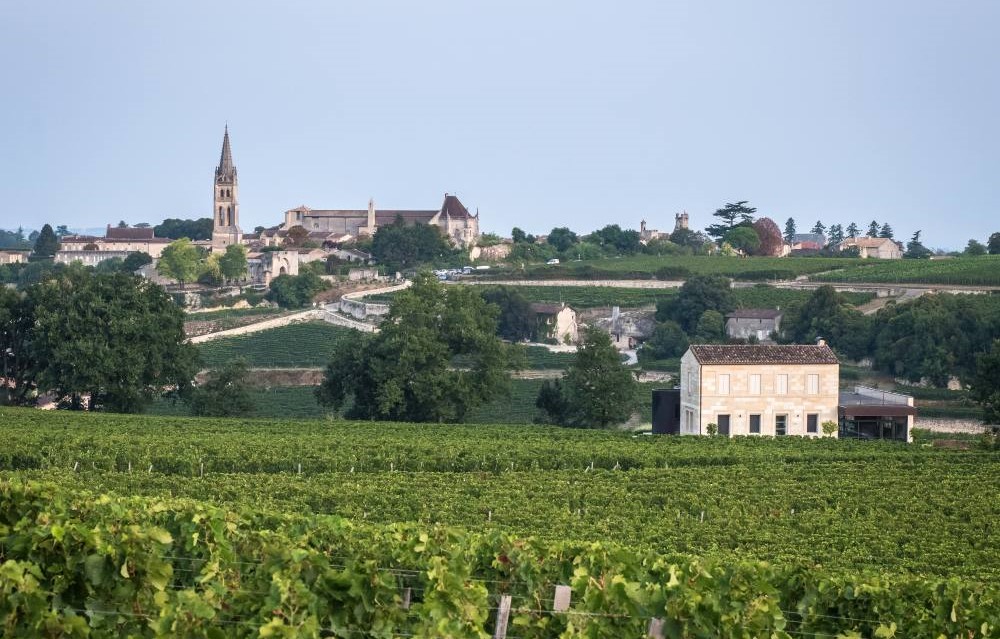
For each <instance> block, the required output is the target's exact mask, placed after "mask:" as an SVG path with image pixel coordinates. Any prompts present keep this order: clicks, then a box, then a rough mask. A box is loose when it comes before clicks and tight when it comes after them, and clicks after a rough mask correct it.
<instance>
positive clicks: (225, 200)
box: [212, 125, 243, 252]
mask: <svg viewBox="0 0 1000 639" xmlns="http://www.w3.org/2000/svg"><path fill="white" fill-rule="evenodd" d="M239 190H240V185H239V180H238V179H237V177H236V167H235V166H234V165H233V152H232V149H230V148H229V125H226V132H225V134H224V135H223V136H222V155H221V156H220V157H219V166H217V167H215V187H214V193H213V198H214V199H213V203H212V219H213V220H214V222H213V223H212V251H213V252H222V251H225V250H226V247H227V246H229V245H230V244H239V243H240V240H241V238H242V235H243V234H242V232H241V231H240V201H239Z"/></svg>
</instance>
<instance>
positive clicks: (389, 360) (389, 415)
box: [316, 273, 513, 422]
mask: <svg viewBox="0 0 1000 639" xmlns="http://www.w3.org/2000/svg"><path fill="white" fill-rule="evenodd" d="M496 317H497V309H496V307H494V306H491V305H489V304H487V303H486V302H485V301H484V300H483V298H482V297H481V296H480V295H479V293H477V292H476V291H475V290H472V288H471V287H463V286H444V285H442V284H441V283H440V282H438V281H437V280H436V279H434V277H433V276H431V275H429V274H427V273H421V274H419V275H417V277H416V278H414V280H413V285H412V286H411V287H410V288H408V289H406V290H405V291H402V292H400V293H399V294H397V295H396V296H395V297H394V298H393V301H392V303H391V304H390V309H389V314H388V315H387V316H386V319H385V320H384V321H383V322H382V324H381V330H380V331H379V332H378V333H377V334H375V335H373V336H370V337H367V338H364V339H362V340H360V342H359V341H354V340H348V341H345V342H343V343H341V345H340V346H338V348H337V349H336V351H335V353H334V356H333V359H332V361H331V362H330V364H329V365H328V366H327V368H326V372H325V374H324V377H323V383H322V384H321V385H320V386H319V388H318V389H317V390H316V397H317V400H318V401H319V402H320V403H321V404H323V405H325V406H330V407H332V408H333V409H334V410H337V411H340V410H342V409H343V408H344V407H345V406H347V405H348V401H349V400H353V402H352V403H350V408H349V409H348V410H347V412H346V414H347V415H348V416H350V417H355V418H361V419H384V420H396V421H413V422H460V421H462V420H463V419H464V418H465V416H466V415H467V414H468V412H469V411H470V410H472V409H473V408H475V407H477V406H480V405H482V404H484V403H486V402H488V401H490V400H492V399H493V398H494V397H496V396H497V395H499V394H501V393H505V392H508V389H509V384H510V378H509V373H508V372H509V370H510V368H511V367H512V364H513V360H512V359H511V351H510V348H511V347H510V346H508V345H506V344H504V343H503V342H501V341H500V339H499V338H498V337H497V336H496V332H497V327H496ZM456 357H460V358H461V359H462V366H461V368H459V367H455V366H453V365H452V362H453V360H454V359H455V358H456Z"/></svg>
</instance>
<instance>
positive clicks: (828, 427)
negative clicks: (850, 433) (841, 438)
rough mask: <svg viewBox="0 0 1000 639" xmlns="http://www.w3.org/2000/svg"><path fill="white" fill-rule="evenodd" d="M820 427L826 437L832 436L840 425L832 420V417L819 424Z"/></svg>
mask: <svg viewBox="0 0 1000 639" xmlns="http://www.w3.org/2000/svg"><path fill="white" fill-rule="evenodd" d="M820 428H822V429H823V434H824V435H826V436H827V437H832V436H833V434H834V433H836V432H837V431H838V430H839V429H840V426H839V425H838V424H837V422H835V421H833V420H832V419H828V420H826V421H825V422H823V423H822V424H820Z"/></svg>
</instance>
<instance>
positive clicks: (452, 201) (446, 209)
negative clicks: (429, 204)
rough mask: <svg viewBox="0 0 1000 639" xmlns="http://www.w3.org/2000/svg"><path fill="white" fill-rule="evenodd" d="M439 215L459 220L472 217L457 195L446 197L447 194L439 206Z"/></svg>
mask: <svg viewBox="0 0 1000 639" xmlns="http://www.w3.org/2000/svg"><path fill="white" fill-rule="evenodd" d="M441 214H442V215H447V216H449V217H454V218H459V219H468V218H471V217H473V216H472V215H471V214H470V213H469V209H467V208H465V205H464V204H462V202H461V201H460V200H459V199H458V196H457V195H448V194H447V193H445V194H444V203H443V204H441Z"/></svg>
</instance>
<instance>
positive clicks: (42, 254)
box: [31, 224, 59, 259]
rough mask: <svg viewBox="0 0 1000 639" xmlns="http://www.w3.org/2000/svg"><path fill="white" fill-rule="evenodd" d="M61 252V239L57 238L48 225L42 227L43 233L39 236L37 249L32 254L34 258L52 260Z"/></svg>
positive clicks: (36, 242)
mask: <svg viewBox="0 0 1000 639" xmlns="http://www.w3.org/2000/svg"><path fill="white" fill-rule="evenodd" d="M58 251H59V238H58V237H56V233H55V231H53V230H52V227H51V226H50V225H48V224H46V225H45V226H43V227H42V230H41V232H39V234H38V238H36V239H35V248H34V250H33V251H32V252H31V254H32V257H35V258H40V259H41V258H50V257H53V256H55V254H56V253H57V252H58Z"/></svg>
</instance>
